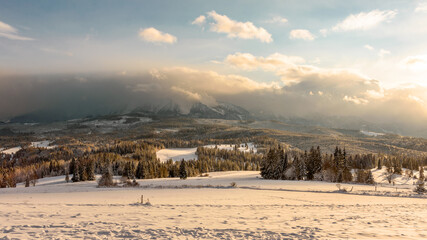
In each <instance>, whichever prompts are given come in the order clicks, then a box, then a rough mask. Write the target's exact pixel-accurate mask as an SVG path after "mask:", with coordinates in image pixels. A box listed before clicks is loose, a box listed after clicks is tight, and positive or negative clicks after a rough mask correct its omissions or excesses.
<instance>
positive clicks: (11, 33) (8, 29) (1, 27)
mask: <svg viewBox="0 0 427 240" xmlns="http://www.w3.org/2000/svg"><path fill="white" fill-rule="evenodd" d="M0 37H5V38H8V39H11V40H21V41H30V40H34V39H32V38H28V37H23V36H20V35H19V34H18V30H17V29H16V28H14V27H12V26H10V25H9V24H7V23H4V22H2V21H0Z"/></svg>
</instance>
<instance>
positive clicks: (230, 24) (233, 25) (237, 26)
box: [207, 11, 273, 43]
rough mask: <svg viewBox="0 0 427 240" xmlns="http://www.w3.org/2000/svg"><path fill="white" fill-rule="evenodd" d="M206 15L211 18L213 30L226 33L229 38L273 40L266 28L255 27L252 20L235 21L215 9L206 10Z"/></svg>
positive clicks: (267, 41) (268, 41)
mask: <svg viewBox="0 0 427 240" xmlns="http://www.w3.org/2000/svg"><path fill="white" fill-rule="evenodd" d="M207 15H208V17H209V18H210V19H212V20H213V22H212V23H210V25H211V28H210V29H211V31H213V32H217V33H226V34H227V36H228V37H229V38H242V39H258V40H260V41H261V42H266V43H270V42H272V41H273V39H272V38H271V34H270V33H269V32H267V30H265V29H264V28H262V27H256V26H255V25H254V24H253V23H252V22H237V21H235V20H232V19H230V18H228V17H227V16H225V15H220V14H218V13H216V12H215V11H211V12H208V13H207Z"/></svg>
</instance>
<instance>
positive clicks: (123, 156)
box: [0, 137, 427, 188]
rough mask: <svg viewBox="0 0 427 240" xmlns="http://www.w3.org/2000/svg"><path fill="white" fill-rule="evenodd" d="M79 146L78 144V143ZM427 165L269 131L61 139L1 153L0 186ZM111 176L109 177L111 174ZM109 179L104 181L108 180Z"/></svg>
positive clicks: (357, 178)
mask: <svg viewBox="0 0 427 240" xmlns="http://www.w3.org/2000/svg"><path fill="white" fill-rule="evenodd" d="M248 142H253V143H254V144H255V145H256V146H257V149H258V151H257V152H253V151H246V152H242V151H239V150H238V147H239V146H245V144H247V143H248ZM224 143H227V144H230V145H232V146H234V148H233V149H231V150H230V149H229V150H226V149H219V148H217V147H214V148H207V147H203V146H204V145H205V144H214V145H216V144H224ZM77 146H78V147H77ZM246 146H247V145H246ZM182 147H197V151H196V155H197V159H194V160H187V161H176V162H174V161H172V160H167V161H165V162H161V161H160V160H159V159H157V156H156V151H158V150H160V149H164V148H182ZM426 165H427V157H425V156H418V157H417V156H404V155H401V156H399V155H385V154H371V153H370V154H348V153H347V152H346V150H345V148H341V147H339V146H337V147H336V149H335V152H334V153H333V154H327V153H322V151H321V149H320V147H312V148H311V149H309V150H306V151H301V150H299V149H293V148H291V147H290V146H288V145H286V144H283V143H279V142H278V141H277V140H275V139H272V138H268V137H256V138H239V139H206V140H190V141H185V140H180V139H145V140H139V141H118V140H117V141H112V142H108V143H102V144H101V143H97V144H86V145H85V144H80V145H63V146H58V147H56V148H53V149H46V148H36V147H31V146H27V147H24V148H22V149H21V150H19V151H17V152H16V153H15V154H13V155H11V154H3V153H2V154H0V187H1V188H6V187H16V185H17V183H25V186H31V185H33V186H34V185H36V183H37V179H40V178H44V177H50V176H60V175H65V178H66V180H67V181H73V182H78V181H92V180H95V176H96V175H98V174H100V175H103V176H106V177H108V179H110V178H112V176H122V177H123V178H124V179H127V180H132V179H151V178H168V177H180V178H187V177H193V176H200V175H202V174H206V173H209V172H217V171H245V170H254V171H261V176H262V177H263V178H264V179H280V180H318V181H329V182H356V183H364V184H374V179H373V177H372V173H371V169H373V168H379V169H380V168H382V167H383V166H385V167H386V168H387V172H388V173H389V175H390V178H389V179H390V180H389V181H390V183H391V181H392V176H393V174H403V169H406V170H405V171H406V172H405V174H407V175H408V176H413V171H415V170H419V169H420V167H422V166H426ZM109 182H111V181H110V180H109ZM107 185H108V184H107Z"/></svg>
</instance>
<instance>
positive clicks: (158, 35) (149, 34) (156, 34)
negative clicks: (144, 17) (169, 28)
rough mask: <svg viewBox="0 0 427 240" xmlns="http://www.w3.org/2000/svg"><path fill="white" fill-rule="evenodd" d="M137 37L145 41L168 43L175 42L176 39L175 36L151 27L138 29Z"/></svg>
mask: <svg viewBox="0 0 427 240" xmlns="http://www.w3.org/2000/svg"><path fill="white" fill-rule="evenodd" d="M139 37H140V38H141V39H143V40H144V41H147V42H157V43H159V42H160V43H168V44H172V43H175V42H176V40H177V39H176V37H175V36H173V35H171V34H169V33H163V32H161V31H159V30H157V29H155V28H153V27H150V28H146V29H141V30H140V31H139Z"/></svg>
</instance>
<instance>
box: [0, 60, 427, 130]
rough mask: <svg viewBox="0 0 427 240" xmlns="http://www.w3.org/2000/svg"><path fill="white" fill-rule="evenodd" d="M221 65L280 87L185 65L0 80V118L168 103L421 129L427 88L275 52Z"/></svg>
mask: <svg viewBox="0 0 427 240" xmlns="http://www.w3.org/2000/svg"><path fill="white" fill-rule="evenodd" d="M224 62H225V63H227V64H230V65H232V66H235V67H238V68H241V69H243V70H245V71H250V70H253V69H255V68H261V69H263V70H265V71H273V72H274V73H275V74H276V75H277V76H279V77H280V79H281V81H282V82H280V81H278V82H271V83H260V82H257V81H254V80H252V79H250V78H248V77H244V76H242V75H235V74H219V73H217V72H214V71H203V70H197V69H192V68H187V67H173V68H162V69H152V70H151V71H149V72H146V73H144V74H135V75H132V74H127V75H125V76H123V75H120V74H110V75H108V74H103V75H95V74H93V75H82V76H79V77H76V76H74V75H60V76H58V75H57V76H37V77H34V76H33V77H26V76H2V77H1V80H0V109H2V112H1V113H0V119H4V120H5V119H10V118H12V117H15V116H19V115H23V114H28V113H32V112H37V111H46V110H54V111H56V112H58V114H62V115H64V116H65V118H75V117H84V116H87V115H99V114H108V113H114V112H123V111H130V110H132V109H134V108H137V107H140V106H147V105H153V106H160V105H162V104H167V103H168V102H170V101H172V102H174V103H176V104H178V105H179V106H180V107H181V110H182V111H183V112H184V113H185V112H188V111H189V110H190V108H191V106H192V105H193V104H195V103H198V102H200V103H203V104H206V105H208V106H215V105H216V104H217V103H218V102H229V103H232V104H235V105H238V106H241V107H244V108H246V109H248V110H250V111H252V112H254V113H257V114H265V115H268V116H281V117H302V118H312V117H315V116H319V115H322V116H334V117H335V116H338V117H355V118H358V119H359V118H360V119H363V120H366V121H368V122H372V123H376V124H379V125H384V126H396V128H398V129H405V131H404V132H402V134H408V135H411V134H413V135H416V133H417V131H418V132H419V131H421V132H422V131H425V130H426V129H425V128H426V127H425V122H426V121H427V110H426V104H427V97H426V92H427V89H426V88H423V87H420V86H407V87H405V88H399V89H384V88H382V87H381V86H380V84H379V82H378V81H376V80H372V79H367V78H365V77H363V76H361V75H359V74H357V73H354V72H351V71H350V70H345V69H321V68H316V67H313V66H310V65H304V62H305V61H304V59H302V58H298V57H292V56H284V55H280V54H273V55H271V56H267V57H255V56H252V55H250V54H243V53H236V54H233V55H230V56H228V57H227V58H226V59H225V61H224ZM11 99H14V104H11Z"/></svg>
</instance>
